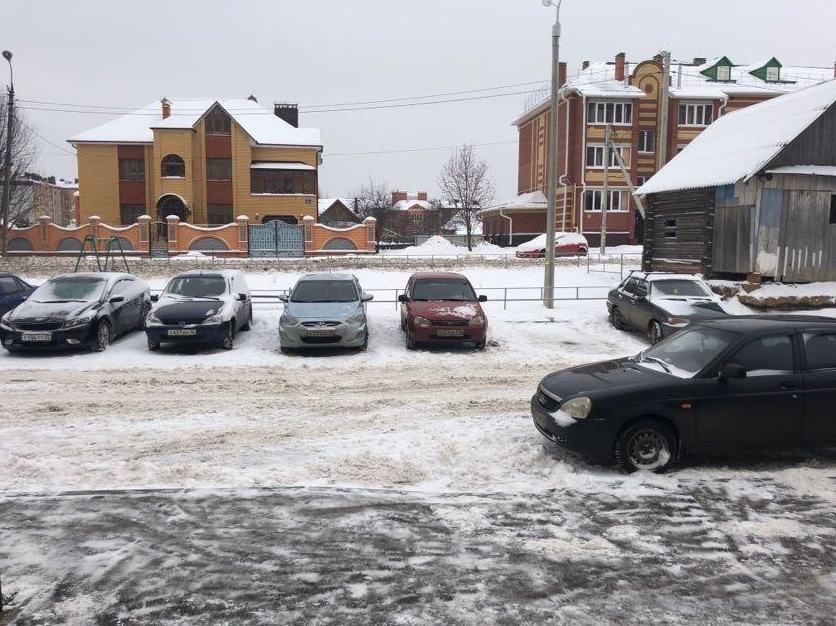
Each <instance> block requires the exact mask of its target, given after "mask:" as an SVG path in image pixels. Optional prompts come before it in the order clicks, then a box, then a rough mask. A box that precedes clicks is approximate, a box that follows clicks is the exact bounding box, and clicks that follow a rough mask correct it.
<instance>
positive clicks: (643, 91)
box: [482, 53, 834, 245]
mask: <svg viewBox="0 0 836 626" xmlns="http://www.w3.org/2000/svg"><path fill="white" fill-rule="evenodd" d="M663 73H664V72H663V66H662V59H661V57H656V58H653V59H649V60H643V61H641V62H639V63H629V62H628V61H627V59H626V55H625V54H624V53H620V54H618V55H616V57H615V59H614V61H609V62H604V63H589V62H587V61H584V63H583V65H582V68H581V69H580V70H579V71H578V72H577V74H576V75H574V76H572V77H570V78H567V77H566V65H565V64H561V66H560V76H561V81H560V82H561V84H562V85H563V87H562V89H561V98H560V101H559V108H558V137H557V141H558V158H557V164H556V168H557V176H558V180H559V183H558V188H557V223H556V227H557V228H558V229H561V228H565V229H566V230H573V231H578V232H582V233H583V234H584V235H585V236H586V237H587V239H589V241H590V243H591V244H592V245H597V243H598V242H599V241H600V233H601V208H602V204H604V202H603V198H602V195H603V189H602V188H603V181H604V174H603V171H604V167H603V165H604V164H603V158H604V145H603V141H604V133H605V130H606V126H607V124H611V125H612V129H613V132H612V138H613V142H614V144H615V145H616V148H617V149H618V150H619V152H620V154H621V156H622V158H623V159H624V161H625V163H626V165H627V169H628V172H629V175H630V178H631V179H632V182H633V184H634V185H635V186H639V185H641V184H642V183H644V182H645V181H646V180H647V179H648V178H650V177H651V176H652V175H653V174H654V173H656V171H658V170H659V169H661V167H662V166H663V165H664V163H662V162H661V158H660V156H661V155H660V146H659V137H660V128H661V127H660V123H661V121H660V118H661V116H660V112H661V107H662V104H661V103H662V89H661V88H660V87H661V86H662V84H663V80H664V77H663ZM833 76H834V68H831V67H802V66H784V65H782V64H781V63H780V61H778V59H776V58H774V57H770V58H768V59H765V60H764V61H762V62H759V63H754V64H749V65H741V64H738V63H734V62H732V60H730V59H729V58H728V57H725V56H722V57H719V58H716V59H713V60H710V61H709V60H707V59H704V58H696V59H693V60H692V61H689V62H687V63H686V62H678V61H674V62H672V64H671V72H670V76H669V77H668V81H669V86H670V94H669V98H670V99H669V106H668V140H667V159H666V161H667V160H670V159H671V158H673V157H674V156H676V154H677V153H678V152H679V151H680V150H682V149H683V148H684V147H685V146H686V145H688V143H690V142H691V141H692V140H693V139H694V138H695V137H697V136H698V135H699V134H700V133H701V132H702V131H703V130H704V129H705V128H706V127H707V126H708V125H710V124H711V122H712V121H714V120H715V119H717V117H719V116H721V115H725V114H727V113H730V112H732V111H735V110H737V109H741V108H743V107H747V106H750V105H752V104H755V103H757V102H761V101H763V100H767V99H769V98H774V97H776V96H780V95H782V94H785V93H789V92H792V91H795V90H798V89H801V88H804V87H808V86H810V85H814V84H817V83H819V82H821V81H824V80H827V79H830V78H832V77H833ZM549 124H550V100H549V94H548V93H547V92H543V93H542V94H539V97H538V98H537V99H536V100H535V101H534V102H533V103H531V106H529V107H528V108H527V110H526V111H525V113H524V114H523V115H522V116H521V117H520V118H518V119H517V120H515V121H514V125H515V126H517V128H518V132H519V172H518V184H517V193H518V194H519V197H518V198H516V199H513V200H511V201H509V202H506V203H503V204H501V205H497V206H496V207H491V208H490V209H486V210H485V211H483V212H482V218H483V224H484V226H483V228H484V233H485V236H486V238H488V239H489V240H492V241H496V242H497V243H499V242H501V243H502V244H503V245H505V244H507V243H508V242H509V240H512V241H513V243H514V244H518V243H521V242H522V241H525V240H526V239H530V238H531V237H533V236H535V235H537V234H540V233H543V232H545V229H546V203H545V202H544V198H545V196H544V195H543V194H544V193H545V192H546V190H547V184H548V180H547V167H548V166H547V159H548V154H549ZM609 185H610V208H609V211H608V213H607V241H608V242H609V243H611V244H626V243H636V242H640V241H641V236H642V225H641V218H640V216H639V215H638V212H637V211H636V210H635V207H634V205H633V204H632V202H631V197H630V193H629V187H628V185H627V181H626V180H625V179H624V177H623V176H622V174H621V170H620V168H619V167H618V165H617V163H616V161H615V159H614V157H613V158H612V159H611V163H610V174H609ZM509 232H510V233H513V237H509Z"/></svg>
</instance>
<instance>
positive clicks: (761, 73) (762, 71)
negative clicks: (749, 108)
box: [749, 57, 787, 83]
mask: <svg viewBox="0 0 836 626" xmlns="http://www.w3.org/2000/svg"><path fill="white" fill-rule="evenodd" d="M773 67H774V68H778V73H777V78H776V77H774V76H772V77H770V76H769V68H773ZM782 67H783V65H781V62H780V61H779V60H778V59H776V58H775V57H772V58H771V59H769V61H767V62H766V63H763V64H760V66H757V65H756V66H755V67H754V69H751V70H749V73H750V74H751V75H752V76H754V77H756V78H760V79H761V80H762V81H764V82H768V83H783V82H787V81H783V80H781V68H782Z"/></svg>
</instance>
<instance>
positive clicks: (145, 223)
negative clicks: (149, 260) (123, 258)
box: [136, 215, 151, 254]
mask: <svg viewBox="0 0 836 626" xmlns="http://www.w3.org/2000/svg"><path fill="white" fill-rule="evenodd" d="M136 223H137V224H139V247H140V249H142V250H143V251H144V250H146V249H147V250H148V253H149V254H150V253H151V216H150V215H140V216H139V217H138V218H136Z"/></svg>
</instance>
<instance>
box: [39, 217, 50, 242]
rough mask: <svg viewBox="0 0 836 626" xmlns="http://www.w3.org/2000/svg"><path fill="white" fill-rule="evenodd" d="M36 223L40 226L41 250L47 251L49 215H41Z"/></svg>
mask: <svg viewBox="0 0 836 626" xmlns="http://www.w3.org/2000/svg"><path fill="white" fill-rule="evenodd" d="M38 221H39V222H40V225H41V228H40V230H41V250H49V225H50V224H51V223H52V218H51V217H50V216H49V215H41V216H40V217H39V218H38Z"/></svg>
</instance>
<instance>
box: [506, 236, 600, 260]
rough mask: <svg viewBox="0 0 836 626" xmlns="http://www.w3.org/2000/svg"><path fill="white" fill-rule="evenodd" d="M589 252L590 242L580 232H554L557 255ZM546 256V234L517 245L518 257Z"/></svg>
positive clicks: (537, 257)
mask: <svg viewBox="0 0 836 626" xmlns="http://www.w3.org/2000/svg"><path fill="white" fill-rule="evenodd" d="M588 253H589V242H587V240H586V237H584V236H583V235H581V234H580V233H561V232H557V233H555V234H554V254H555V256H586V255H587V254H588ZM545 256H546V235H545V234H543V235H538V236H537V237H535V238H534V239H532V240H531V241H526V242H525V243H521V244H520V245H519V246H517V258H520V259H542V258H543V257H545Z"/></svg>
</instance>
